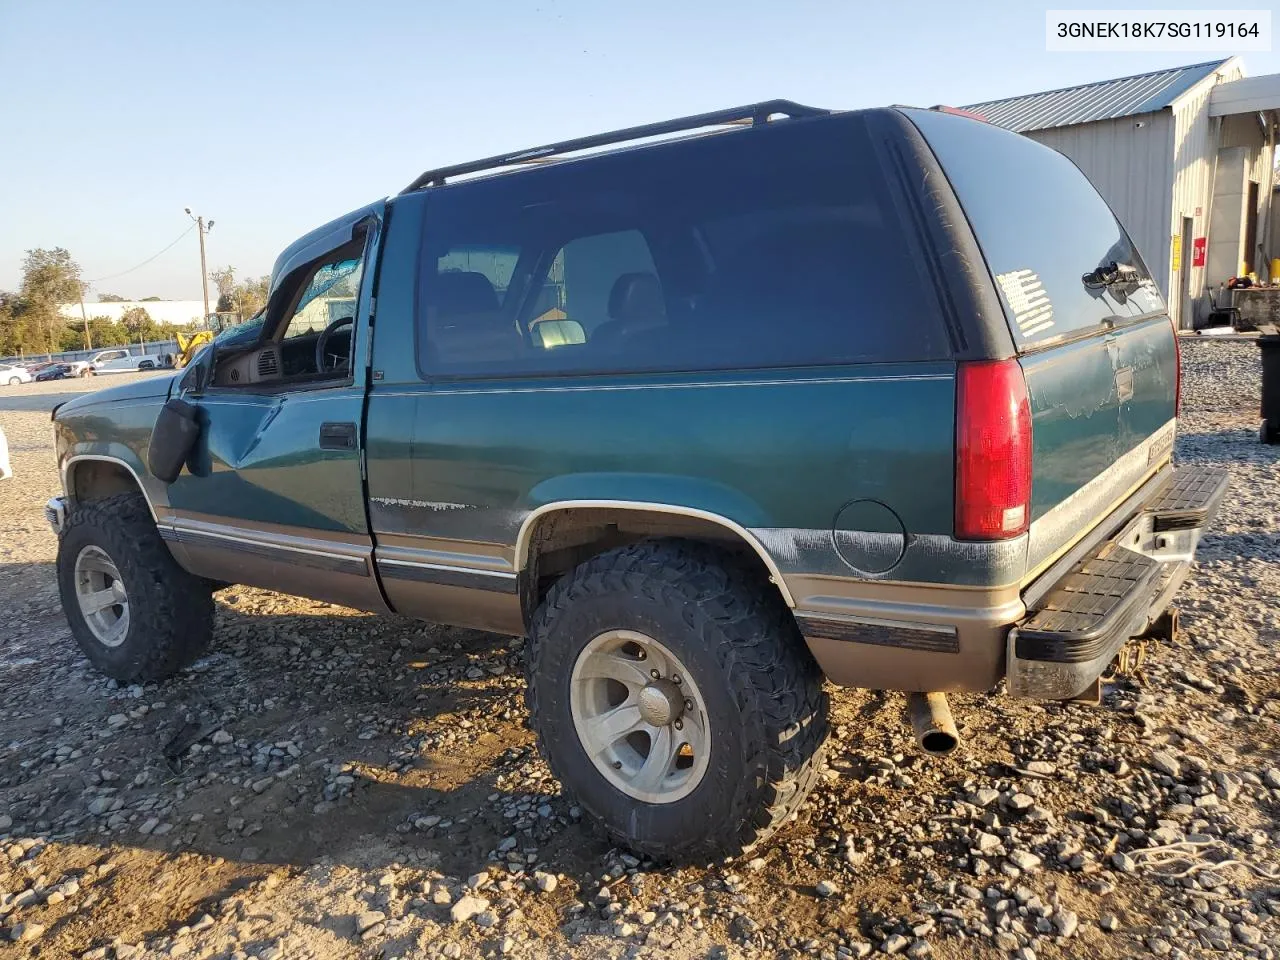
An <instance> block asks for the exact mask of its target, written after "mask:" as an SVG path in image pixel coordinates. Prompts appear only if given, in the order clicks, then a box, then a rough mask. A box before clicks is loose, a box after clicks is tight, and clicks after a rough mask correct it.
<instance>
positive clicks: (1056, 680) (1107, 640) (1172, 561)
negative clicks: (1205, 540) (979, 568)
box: [1005, 466, 1228, 700]
mask: <svg viewBox="0 0 1280 960" xmlns="http://www.w3.org/2000/svg"><path fill="white" fill-rule="evenodd" d="M1227 480H1228V476H1227V473H1226V471H1225V470H1218V469H1209V468H1204V467H1195V466H1186V467H1180V468H1178V470H1176V471H1175V472H1174V474H1173V476H1172V478H1171V479H1170V481H1169V483H1167V484H1165V485H1163V486H1162V487H1161V488H1160V489H1159V490H1157V491H1155V492H1154V494H1153V496H1152V497H1151V498H1150V499H1149V500H1148V501H1147V502H1146V503H1144V504H1143V507H1142V509H1141V511H1139V512H1138V514H1137V515H1136V516H1135V517H1134V518H1133V519H1132V520H1130V521H1129V523H1127V524H1126V525H1125V526H1124V527H1123V529H1121V530H1120V531H1119V532H1118V533H1117V534H1115V535H1114V536H1113V537H1112V538H1111V539H1110V540H1108V541H1107V542H1105V543H1104V544H1102V545H1101V546H1100V547H1099V548H1097V549H1096V550H1095V551H1093V552H1091V553H1090V555H1089V556H1087V557H1085V558H1083V559H1080V560H1078V561H1077V562H1076V563H1075V564H1074V565H1073V566H1072V567H1071V568H1070V569H1069V570H1068V571H1066V573H1065V575H1061V574H1060V573H1058V572H1057V571H1055V572H1053V573H1050V574H1048V575H1047V579H1049V581H1050V582H1048V583H1043V582H1037V583H1036V584H1033V585H1032V587H1031V588H1030V589H1029V590H1028V591H1027V593H1028V595H1035V596H1036V597H1037V599H1036V600H1035V601H1034V602H1031V603H1028V615H1027V617H1026V618H1025V619H1024V620H1022V621H1021V622H1019V623H1018V624H1016V625H1015V626H1014V627H1013V629H1012V630H1010V631H1009V633H1008V636H1007V638H1006V641H1005V643H1006V651H1005V652H1006V661H1005V662H1006V679H1007V681H1008V688H1009V693H1010V694H1012V695H1014V696H1019V697H1034V698H1038V699H1053V700H1057V699H1067V698H1070V697H1075V696H1078V695H1079V694H1080V693H1082V692H1083V691H1084V690H1086V689H1087V688H1088V687H1089V686H1090V685H1091V684H1092V683H1093V682H1094V681H1095V680H1096V679H1097V678H1098V677H1099V676H1100V675H1101V674H1102V673H1103V671H1105V670H1106V669H1107V667H1108V665H1109V664H1110V663H1111V661H1112V659H1114V657H1115V656H1116V654H1117V652H1119V650H1120V648H1121V647H1123V646H1124V645H1125V643H1127V642H1128V641H1129V639H1130V638H1132V637H1136V636H1139V635H1141V634H1142V633H1143V632H1145V631H1146V630H1147V628H1148V627H1149V626H1150V625H1151V624H1152V623H1153V622H1154V621H1155V620H1156V618H1158V617H1159V616H1160V615H1161V614H1162V613H1163V612H1164V611H1165V609H1166V608H1167V607H1168V606H1169V603H1170V602H1171V601H1172V599H1173V596H1174V594H1175V593H1177V591H1178V588H1179V587H1180V586H1181V585H1182V582H1183V580H1185V579H1186V576H1187V574H1188V573H1189V572H1190V569H1191V563H1192V561H1193V560H1194V558H1195V551H1196V547H1197V545H1198V544H1199V541H1200V536H1201V534H1202V533H1203V531H1204V528H1205V527H1206V526H1207V524H1208V523H1209V522H1210V521H1211V520H1212V519H1213V517H1214V515H1215V514H1216V513H1217V511H1218V508H1219V506H1220V505H1221V503H1222V499H1223V497H1224V496H1225V495H1226V492H1227Z"/></svg>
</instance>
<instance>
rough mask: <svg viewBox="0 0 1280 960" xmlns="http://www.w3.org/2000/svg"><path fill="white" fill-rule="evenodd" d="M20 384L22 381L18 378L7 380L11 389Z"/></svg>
mask: <svg viewBox="0 0 1280 960" xmlns="http://www.w3.org/2000/svg"><path fill="white" fill-rule="evenodd" d="M21 382H22V379H21V378H20V377H10V378H9V386H11V387H16V386H17V385H18V384H20V383H21Z"/></svg>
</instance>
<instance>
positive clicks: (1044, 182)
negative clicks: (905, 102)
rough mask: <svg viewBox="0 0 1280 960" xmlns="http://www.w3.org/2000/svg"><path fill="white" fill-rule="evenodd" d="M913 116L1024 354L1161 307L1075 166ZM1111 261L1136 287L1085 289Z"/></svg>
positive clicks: (1014, 141)
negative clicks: (964, 218) (1088, 280)
mask: <svg viewBox="0 0 1280 960" xmlns="http://www.w3.org/2000/svg"><path fill="white" fill-rule="evenodd" d="M906 113H907V115H908V116H909V117H910V118H911V120H912V121H913V122H914V123H915V124H916V126H917V127H918V128H919V130H920V132H921V133H922V134H924V137H925V139H926V140H927V141H928V143H929V146H930V148H932V150H933V152H934V155H935V156H937V158H938V162H939V163H940V164H941V165H942V169H943V171H944V172H945V173H946V175H947V179H948V180H950V181H951V185H952V187H953V188H954V190H955V192H956V197H957V198H958V199H959V201H960V205H961V206H962V207H963V208H964V212H965V214H966V215H967V216H968V218H969V222H970V224H971V225H972V226H973V231H974V234H975V235H976V236H977V240H978V245H979V246H980V247H981V248H982V252H983V255H984V256H985V257H986V259H987V266H988V268H989V269H990V271H991V274H992V276H993V277H994V279H995V281H996V287H997V288H998V289H999V291H1000V296H1001V299H1002V300H1003V302H1004V306H1005V312H1006V314H1007V316H1008V320H1009V327H1010V329H1011V330H1012V332H1013V336H1014V339H1015V341H1016V342H1017V343H1018V345H1019V346H1020V347H1027V346H1035V345H1039V344H1041V343H1044V342H1046V341H1051V340H1056V339H1059V338H1062V337H1067V336H1071V335H1072V334H1073V333H1076V332H1078V331H1081V330H1085V329H1089V328H1093V327H1096V326H1097V325H1099V324H1101V323H1102V322H1103V321H1104V320H1110V319H1113V318H1116V317H1120V318H1125V317H1130V316H1137V315H1141V314H1144V313H1150V312H1152V311H1159V310H1163V309H1164V301H1163V299H1162V298H1161V296H1160V292H1159V290H1158V289H1157V287H1156V286H1155V284H1154V282H1152V279H1151V275H1150V274H1149V273H1148V272H1147V268H1146V265H1145V264H1144V263H1143V261H1142V257H1141V256H1140V255H1139V254H1138V253H1137V251H1136V250H1135V249H1134V247H1133V244H1132V243H1131V242H1130V240H1129V236H1128V234H1127V233H1125V231H1124V228H1123V227H1122V226H1121V225H1120V223H1119V221H1118V220H1116V217H1115V214H1113V213H1112V212H1111V208H1110V207H1108V206H1107V203H1106V201H1105V200H1103V199H1102V197H1101V196H1099V195H1098V192H1097V190H1095V189H1094V188H1093V185H1092V184H1091V183H1090V182H1089V180H1088V178H1087V177H1086V176H1085V175H1084V174H1083V173H1081V172H1080V170H1079V168H1078V167H1076V165H1075V164H1074V163H1072V162H1071V161H1070V160H1068V159H1067V158H1066V157H1064V156H1063V155H1062V154H1060V153H1058V152H1057V151H1056V150H1051V149H1049V148H1048V147H1046V146H1043V145H1042V144H1039V143H1036V142H1035V141H1034V140H1031V139H1029V138H1027V137H1024V136H1020V135H1018V134H1016V133H1011V132H1010V131H1008V130H1003V129H1001V128H1000V127H996V126H993V125H991V124H987V123H981V122H978V121H975V120H969V119H966V118H964V117H957V116H954V115H950V114H945V113H939V112H933V111H927V110H909V111H906ZM1112 262H1114V263H1116V264H1118V265H1120V266H1122V267H1125V268H1127V269H1128V270H1129V271H1132V273H1131V275H1130V276H1131V282H1126V283H1122V284H1112V285H1099V284H1098V283H1097V281H1096V279H1095V281H1094V282H1093V284H1092V285H1086V283H1085V282H1084V281H1083V279H1082V278H1083V277H1084V275H1085V274H1089V273H1092V272H1093V271H1095V270H1097V269H1098V268H1099V267H1105V266H1106V265H1108V264H1110V263H1112Z"/></svg>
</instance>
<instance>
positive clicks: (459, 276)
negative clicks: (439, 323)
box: [427, 270, 498, 315]
mask: <svg viewBox="0 0 1280 960" xmlns="http://www.w3.org/2000/svg"><path fill="white" fill-rule="evenodd" d="M427 303H428V305H430V306H432V307H435V308H436V309H437V310H439V311H440V312H441V313H442V314H445V315H452V314H459V313H488V312H490V311H493V310H497V309H498V292H497V291H496V290H494V289H493V284H492V283H490V282H489V278H488V277H486V276H485V275H484V274H483V273H477V272H475V271H474V270H451V271H446V272H445V273H441V274H438V275H437V276H436V277H435V279H433V280H431V281H429V285H428V287H427Z"/></svg>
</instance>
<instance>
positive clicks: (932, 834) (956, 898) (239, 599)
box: [0, 342, 1280, 960]
mask: <svg viewBox="0 0 1280 960" xmlns="http://www.w3.org/2000/svg"><path fill="white" fill-rule="evenodd" d="M1185 366H1186V387H1185V395H1184V401H1183V403H1184V418H1183V421H1182V434H1181V437H1180V439H1179V441H1178V455H1179V457H1180V458H1181V459H1182V460H1183V461H1198V462H1204V463H1214V464H1222V465H1225V466H1227V467H1229V468H1230V469H1231V471H1232V473H1233V475H1234V483H1233V486H1232V491H1231V495H1230V499H1229V501H1228V503H1227V505H1226V507H1225V508H1224V510H1223V511H1222V513H1221V515H1220V516H1219V518H1218V520H1217V522H1216V525H1215V527H1214V529H1213V532H1212V534H1211V535H1210V536H1208V537H1207V538H1206V540H1205V541H1204V543H1203V545H1202V553H1201V557H1202V562H1201V564H1200V565H1199V567H1198V569H1197V570H1196V572H1195V573H1194V574H1193V575H1192V577H1191V578H1190V580H1189V581H1188V583H1187V586H1186V587H1185V588H1184V590H1183V592H1182V594H1181V597H1180V606H1181V608H1182V610H1183V625H1184V628H1185V629H1184V633H1183V635H1182V637H1181V639H1180V640H1179V642H1177V643H1176V644H1174V645H1163V646H1160V647H1159V648H1157V649H1155V650H1154V651H1152V656H1151V658H1150V659H1149V660H1148V661H1147V663H1146V665H1145V666H1144V667H1143V668H1142V669H1141V671H1140V672H1139V674H1138V675H1137V676H1134V677H1126V678H1121V679H1119V680H1117V681H1116V683H1114V684H1112V685H1110V686H1109V687H1108V689H1107V692H1106V695H1105V698H1104V701H1103V703H1102V705H1101V706H1098V707H1090V706H1085V705H1080V704H1048V705H1040V704H1034V703H1027V702H1018V701H1013V700H1009V699H1001V698H993V699H989V700H988V699H986V698H981V697H957V698H954V699H953V709H954V712H955V713H956V716H957V718H958V720H959V722H960V724H961V726H962V729H963V732H964V734H965V737H966V740H965V743H964V746H963V747H962V748H961V750H959V751H958V752H957V753H956V754H955V755H953V756H952V757H951V758H948V759H946V760H942V761H937V760H928V759H925V758H923V757H921V756H920V755H919V754H918V753H917V751H916V750H915V748H914V745H913V744H912V742H911V739H910V736H909V733H908V731H907V729H906V727H905V725H904V723H903V720H902V705H903V701H902V698H901V697H900V696H896V695H887V696H885V695H877V694H872V693H866V692H859V691H846V690H839V691H836V692H835V693H834V711H835V717H834V724H833V727H834V730H835V733H834V736H835V741H836V742H835V746H834V749H833V750H832V753H831V758H830V765H829V769H828V770H827V771H826V772H825V777H824V779H823V781H822V783H821V784H820V786H819V787H818V789H817V790H816V791H815V793H814V795H813V797H812V799H811V800H810V801H809V802H808V803H807V804H806V806H805V807H804V808H803V810H802V811H801V812H800V814H799V815H798V817H797V818H796V821H795V822H794V823H793V824H790V825H788V827H787V828H786V829H784V830H783V831H782V832H781V833H780V834H779V836H778V837H777V839H776V840H775V842H773V843H772V844H771V845H769V846H768V847H767V848H765V849H764V850H762V851H760V853H759V856H758V857H757V858H756V859H753V860H750V861H749V862H733V863H719V864H710V865H704V866H698V867H686V868H682V869H671V868H659V867H655V866H654V865H652V864H649V863H644V862H640V861H637V860H636V859H634V858H632V857H630V856H629V855H627V854H625V853H624V852H622V851H619V850H616V849H611V848H610V847H609V846H608V845H607V844H606V843H604V842H603V841H601V840H600V839H598V838H597V837H596V836H595V835H594V834H593V833H592V832H591V830H590V829H589V828H588V827H587V826H586V825H585V824H583V823H581V822H580V819H579V811H578V810H576V809H575V808H574V807H573V806H572V805H571V804H570V803H569V802H568V801H567V800H566V799H564V798H562V797H561V796H560V793H559V788H558V787H557V785H556V783H555V782H554V781H553V780H552V779H551V778H550V776H549V774H548V772H547V769H546V767H545V766H544V765H543V763H542V762H541V761H540V760H539V759H538V756H537V753H536V750H535V749H534V745H533V741H532V737H531V735H530V733H529V732H528V730H527V729H526V725H525V715H524V708H523V702H522V698H521V680H520V675H521V669H522V664H521V660H522V651H521V649H520V645H519V644H518V643H511V642H508V641H504V640H501V639H498V638H495V637H492V636H489V635H485V634H481V633H477V632H474V631H465V630H453V629H445V628H440V627H435V626H428V625H424V624H420V623H415V622H411V621H408V620H398V619H376V618H373V617H370V616H366V615H364V614H361V613H357V612H354V611H351V610H346V609H342V608H338V607H332V606H328V605H325V604H319V603H314V602H311V601H304V600H295V599H292V598H287V597H282V596H279V595H276V594H271V593H268V592H265V591H260V590H252V589H243V588H233V589H230V590H227V591H224V592H223V593H221V594H219V595H218V598H219V603H218V625H217V633H216V637H217V640H216V646H215V649H214V652H213V653H212V654H211V655H210V656H208V657H207V658H206V659H204V660H203V661H201V662H200V663H198V664H197V665H196V666H195V667H193V668H192V669H191V670H189V671H187V672H186V673H185V674H183V675H182V676H180V677H178V678H176V679H174V680H172V681H170V682H167V683H164V684H159V685H151V684H148V685H146V686H134V687H128V688H120V687H117V686H116V685H115V684H114V683H112V682H108V681H106V680H103V679H102V678H101V677H100V676H98V675H96V674H95V673H94V672H93V671H91V670H90V669H89V668H88V665H87V663H86V661H85V660H84V659H83V658H82V657H81V656H80V655H79V653H78V651H77V649H76V647H75V646H74V644H73V642H72V641H71V638H70V636H69V634H68V632H67V629H66V627H65V624H64V621H63V618H62V614H61V611H60V608H59V603H58V599H57V592H56V588H55V585H54V578H53V572H52V565H51V562H52V559H53V555H54V546H55V544H54V539H53V537H52V535H51V534H50V533H49V532H48V530H47V528H46V526H45V523H44V520H43V518H42V516H41V508H42V505H43V503H44V501H45V500H46V499H47V498H48V497H49V496H51V495H52V494H54V493H55V492H56V491H57V478H56V476H55V472H54V462H53V455H52V450H51V446H50V432H49V424H48V413H47V411H48V408H49V406H50V405H51V403H52V402H53V399H54V398H55V397H57V396H59V395H61V394H65V393H68V392H69V391H71V390H79V389H82V388H83V387H82V386H81V385H79V384H76V385H68V386H64V385H62V384H47V385H40V386H27V387H21V388H17V389H16V390H6V391H4V392H0V425H2V426H3V427H4V429H5V431H6V432H7V433H8V436H9V440H10V444H11V447H12V453H13V459H14V467H15V469H16V471H17V476H16V478H15V479H13V480H10V481H6V482H5V483H3V484H0V516H3V517H5V520H6V522H5V527H6V530H5V532H4V535H3V539H0V611H3V613H2V614H0V944H3V945H0V955H8V956H19V955H22V956H38V957H42V958H43V957H49V958H62V957H84V958H89V960H97V958H104V960H105V958H110V957H117V958H126V957H135V958H141V957H153V956H170V957H178V956H189V957H192V958H236V960H242V958H246V957H250V956H253V957H258V958H261V960H277V958H295V957H297V958H304V957H310V958H330V957H363V958H373V957H407V956H431V957H434V956H445V957H464V956H465V957H471V956H497V955H514V956H518V957H539V958H540V957H552V956H555V957H560V956H582V957H588V956H589V957H597V956H606V957H623V956H625V957H632V956H652V957H663V958H666V960H680V958H684V957H738V956H744V957H775V956H800V955H814V956H818V957H824V958H836V957H839V958H846V957H861V956H865V955H867V954H869V953H872V952H882V953H884V954H902V955H904V956H908V957H912V958H919V957H926V956H931V955H932V956H937V957H943V958H960V957H975V956H977V957H995V956H1005V955H1010V956H1014V957H1017V958H1019V960H1031V958H1033V957H1037V956H1038V957H1067V956H1090V957H1104V958H1110V957H1132V956H1140V955H1147V954H1153V955H1155V956H1168V957H1173V958H1177V957H1183V956H1201V955H1204V956H1218V955H1222V954H1223V953H1228V954H1233V955H1242V956H1249V955H1251V956H1257V957H1267V958H1270V957H1275V956H1277V948H1276V946H1275V945H1276V944H1277V943H1280V856H1278V855H1277V844H1280V823H1278V820H1280V769H1278V768H1280V731H1278V728H1277V719H1280V681H1278V677H1277V658H1276V641H1277V631H1278V629H1280V615H1278V614H1277V612H1276V610H1275V607H1274V604H1273V602H1272V598H1273V597H1275V596H1276V595H1277V594H1278V593H1280V565H1278V564H1277V560H1278V559H1280V556H1278V554H1280V549H1278V547H1280V542H1278V541H1277V538H1276V533H1277V520H1276V517H1275V510H1274V502H1275V498H1276V496H1277V490H1278V486H1280V471H1278V470H1277V451H1276V449H1274V448H1265V447H1262V446H1260V445H1259V444H1258V443H1257V440H1256V426H1257V406H1258V403H1257V383H1258V364H1257V350H1256V348H1255V347H1254V346H1253V345H1252V344H1251V343H1220V342H1195V343H1189V344H1187V346H1186V348H1185ZM111 382H119V380H118V379H117V380H113V381H111ZM102 385H105V384H101V383H99V384H93V385H92V386H102ZM183 730H185V731H187V732H188V733H189V734H190V735H191V736H192V737H194V738H196V739H197V742H196V743H195V745H194V746H192V747H191V748H190V749H189V750H188V751H187V752H186V753H185V754H183V755H182V756H181V758H180V759H178V760H176V761H169V760H166V758H165V753H164V747H165V745H166V744H167V743H168V742H169V741H170V740H171V738H173V737H174V736H175V734H178V733H179V732H181V731H183ZM6 938H7V942H6Z"/></svg>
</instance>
